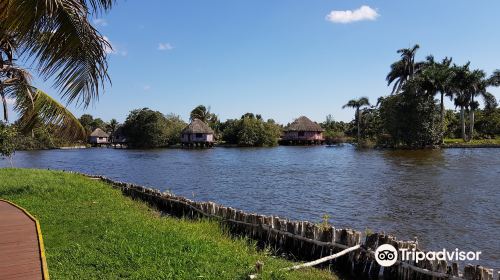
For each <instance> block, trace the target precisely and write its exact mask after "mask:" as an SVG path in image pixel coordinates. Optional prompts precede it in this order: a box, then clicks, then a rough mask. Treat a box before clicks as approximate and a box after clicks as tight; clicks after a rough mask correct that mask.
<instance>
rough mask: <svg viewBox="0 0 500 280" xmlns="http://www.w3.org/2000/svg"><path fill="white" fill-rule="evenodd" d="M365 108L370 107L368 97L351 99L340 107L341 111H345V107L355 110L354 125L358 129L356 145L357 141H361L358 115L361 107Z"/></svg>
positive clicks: (359, 115)
mask: <svg viewBox="0 0 500 280" xmlns="http://www.w3.org/2000/svg"><path fill="white" fill-rule="evenodd" d="M365 106H370V102H369V101H368V97H361V98H359V99H351V100H349V101H348V102H347V104H345V105H344V106H342V109H345V108H347V107H350V108H356V116H355V118H356V125H357V127H358V144H359V141H360V140H361V129H360V122H361V114H360V112H361V111H360V109H361V107H365Z"/></svg>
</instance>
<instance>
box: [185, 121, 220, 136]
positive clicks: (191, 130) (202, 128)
mask: <svg viewBox="0 0 500 280" xmlns="http://www.w3.org/2000/svg"><path fill="white" fill-rule="evenodd" d="M196 133H203V134H213V133H214V131H213V130H212V129H211V128H210V126H208V124H206V123H204V122H203V121H201V120H199V119H194V120H193V121H192V122H191V123H190V124H189V125H188V126H186V127H185V128H184V129H183V130H182V134H196Z"/></svg>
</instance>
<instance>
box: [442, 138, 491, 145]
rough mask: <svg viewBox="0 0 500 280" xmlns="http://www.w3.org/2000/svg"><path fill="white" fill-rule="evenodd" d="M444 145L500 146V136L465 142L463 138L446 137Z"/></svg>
mask: <svg viewBox="0 0 500 280" xmlns="http://www.w3.org/2000/svg"><path fill="white" fill-rule="evenodd" d="M443 146H444V147H488V146H491V147H494V146H498V147H500V137H497V138H495V139H473V140H472V141H469V142H465V141H464V140H463V139H462V138H456V139H452V138H446V139H444V144H443Z"/></svg>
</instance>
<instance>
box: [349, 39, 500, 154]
mask: <svg viewBox="0 0 500 280" xmlns="http://www.w3.org/2000/svg"><path fill="white" fill-rule="evenodd" d="M418 49H419V46H418V45H415V46H414V47H412V48H407V49H400V50H398V53H399V54H400V59H399V60H398V61H396V62H394V63H393V64H392V65H391V69H390V72H389V73H388V75H387V78H386V80H387V83H388V85H389V86H390V85H392V91H391V93H390V95H388V96H382V97H379V98H378V100H377V103H376V104H375V105H373V106H372V105H371V104H370V102H369V100H368V98H366V97H363V98H360V99H353V100H350V101H349V102H348V103H347V104H346V105H344V107H352V108H355V109H356V115H355V123H356V126H357V129H356V130H357V141H358V143H359V144H360V145H370V144H371V145H377V146H382V147H410V148H424V147H432V146H437V145H440V144H441V143H443V141H444V138H445V137H452V138H457V137H461V138H462V139H463V141H471V140H472V139H474V138H495V137H497V136H498V135H500V109H499V108H498V103H497V101H496V99H495V96H494V95H493V94H491V93H490V92H489V91H488V90H489V89H490V88H491V87H497V86H499V85H500V71H499V70H496V71H494V72H493V73H492V74H491V75H489V76H488V75H487V74H486V73H485V72H484V71H483V70H480V69H471V67H470V63H469V62H468V63H466V64H465V65H457V64H455V63H452V58H448V57H445V58H443V59H442V60H440V61H436V60H435V59H434V57H433V56H432V55H429V56H427V57H426V59H425V60H423V61H416V60H415V55H416V53H417V50H418ZM436 97H437V98H438V99H437V100H436ZM445 98H449V99H450V100H451V101H453V103H454V105H455V108H459V109H460V110H459V112H458V113H455V112H454V111H453V110H446V109H445V105H444V101H445ZM478 99H482V101H483V103H484V107H483V108H482V109H481V108H480V104H479V102H478Z"/></svg>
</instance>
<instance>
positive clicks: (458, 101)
mask: <svg viewBox="0 0 500 280" xmlns="http://www.w3.org/2000/svg"><path fill="white" fill-rule="evenodd" d="M454 103H455V107H460V127H461V134H462V135H461V136H462V140H464V141H467V137H466V135H465V109H466V108H468V106H469V97H468V96H467V95H466V94H463V93H457V94H456V95H455V99H454Z"/></svg>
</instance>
